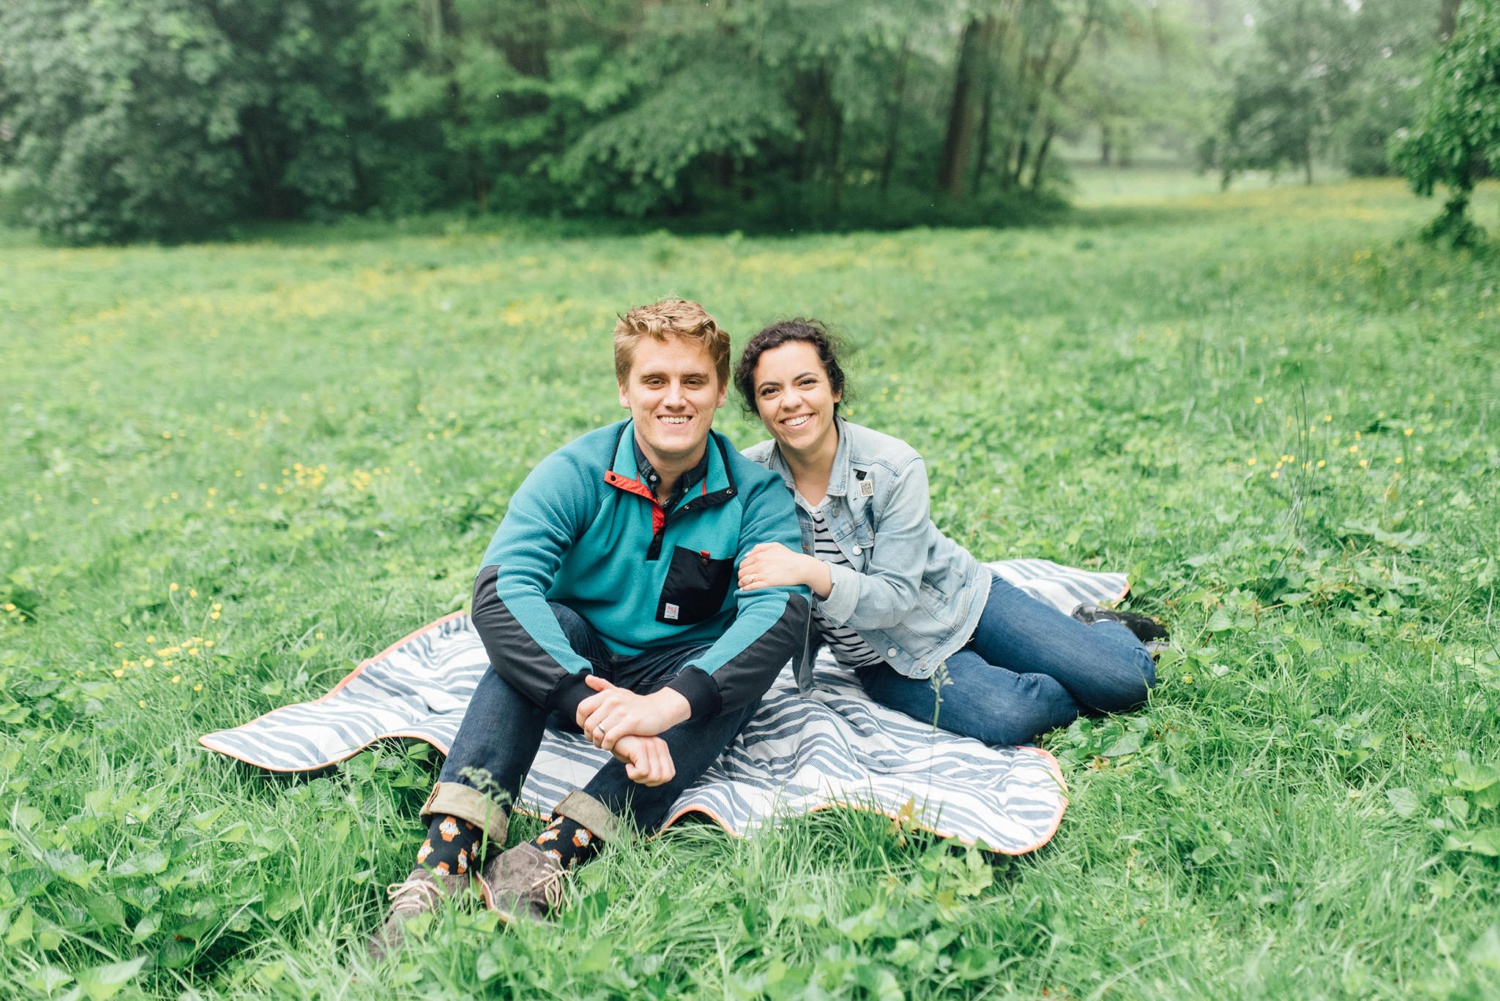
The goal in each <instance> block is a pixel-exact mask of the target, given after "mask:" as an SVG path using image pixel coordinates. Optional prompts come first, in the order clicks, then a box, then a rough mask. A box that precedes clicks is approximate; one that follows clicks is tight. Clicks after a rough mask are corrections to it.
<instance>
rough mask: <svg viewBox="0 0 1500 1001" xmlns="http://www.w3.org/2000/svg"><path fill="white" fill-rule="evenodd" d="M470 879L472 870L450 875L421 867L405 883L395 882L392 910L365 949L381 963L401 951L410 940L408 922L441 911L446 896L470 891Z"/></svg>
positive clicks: (391, 891)
mask: <svg viewBox="0 0 1500 1001" xmlns="http://www.w3.org/2000/svg"><path fill="white" fill-rule="evenodd" d="M470 882H471V877H470V876H469V874H468V873H463V874H461V875H458V876H450V875H448V874H447V873H434V872H432V871H431V870H430V869H424V868H422V867H421V866H417V867H416V868H415V869H413V870H412V871H411V875H409V876H407V877H406V881H405V882H402V883H392V884H391V885H390V886H389V887H388V888H387V889H386V894H387V895H388V896H389V897H390V898H391V912H390V914H388V915H386V919H385V924H383V925H381V926H380V930H379V931H377V932H376V933H375V934H374V935H371V936H370V940H369V942H367V943H365V948H367V949H368V950H369V951H370V958H371V959H373V960H374V961H375V962H377V963H378V962H380V961H381V960H383V959H385V958H386V957H387V956H390V955H393V954H394V953H396V952H399V951H400V950H401V945H402V943H403V942H404V941H405V939H406V935H405V933H404V932H403V931H402V929H403V927H404V926H405V925H406V922H408V921H410V920H411V919H412V918H414V917H416V916H417V915H418V914H428V913H430V912H432V911H435V910H437V909H438V907H439V905H441V904H442V902H443V901H444V900H445V899H452V898H456V897H458V896H460V895H461V894H464V893H467V892H468V891H469V883H470Z"/></svg>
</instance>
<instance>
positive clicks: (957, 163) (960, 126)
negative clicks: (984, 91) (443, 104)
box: [938, 18, 995, 202]
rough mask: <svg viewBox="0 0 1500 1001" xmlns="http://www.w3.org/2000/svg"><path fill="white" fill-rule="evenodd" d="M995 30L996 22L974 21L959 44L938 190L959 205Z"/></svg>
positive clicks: (939, 168)
mask: <svg viewBox="0 0 1500 1001" xmlns="http://www.w3.org/2000/svg"><path fill="white" fill-rule="evenodd" d="M994 28H995V21H994V18H985V19H984V20H982V21H970V22H968V23H967V24H965V25H964V32H963V37H962V38H961V39H960V40H959V46H958V65H957V67H956V68H955V69H954V72H953V99H952V102H951V103H950V104H949V106H948V128H947V131H946V132H945V134H944V136H943V154H942V158H941V159H940V160H939V161H938V190H939V191H942V192H944V193H946V194H947V195H948V197H950V198H952V199H953V200H954V201H955V202H959V201H963V196H964V168H965V167H966V166H967V165H968V162H969V152H970V150H971V149H972V148H973V144H974V129H975V125H976V121H975V119H976V116H975V113H974V110H975V109H974V105H975V92H976V91H977V90H978V84H979V82H980V78H981V76H982V74H981V64H982V60H983V58H984V54H985V51H986V50H987V49H988V47H989V39H990V36H991V35H993V33H994Z"/></svg>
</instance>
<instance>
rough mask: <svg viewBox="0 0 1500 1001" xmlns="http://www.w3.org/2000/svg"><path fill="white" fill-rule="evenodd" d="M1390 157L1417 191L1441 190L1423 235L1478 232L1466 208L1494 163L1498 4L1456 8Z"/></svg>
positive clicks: (1499, 146) (1499, 68)
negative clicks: (1415, 113) (1443, 196)
mask: <svg viewBox="0 0 1500 1001" xmlns="http://www.w3.org/2000/svg"><path fill="white" fill-rule="evenodd" d="M1395 156H1396V162H1397V163H1398V164H1399V165H1400V166H1401V169H1402V172H1403V173H1405V174H1406V178H1407V181H1408V182H1409V183H1410V184H1411V187H1412V190H1414V191H1415V192H1416V193H1417V194H1418V195H1421V196H1423V197H1424V198H1425V197H1431V196H1432V194H1433V192H1434V190H1435V189H1436V188H1437V186H1438V185H1442V186H1443V187H1445V188H1447V189H1448V192H1449V194H1448V200H1447V202H1446V203H1445V204H1444V205H1443V211H1442V213H1441V214H1440V215H1439V216H1438V217H1437V219H1435V220H1433V222H1432V223H1431V225H1429V226H1428V228H1427V231H1426V232H1427V235H1428V236H1430V237H1434V238H1436V237H1446V238H1448V239H1450V240H1452V241H1453V242H1454V243H1456V244H1466V243H1472V242H1475V241H1477V240H1478V239H1479V238H1480V237H1481V236H1482V231H1481V230H1480V229H1479V227H1478V226H1477V225H1476V224H1475V223H1474V222H1473V220H1471V219H1470V218H1469V215H1468V211H1469V199H1470V197H1471V196H1472V194H1473V191H1474V185H1475V184H1477V183H1478V182H1479V181H1480V180H1481V179H1482V178H1484V177H1485V176H1486V175H1487V174H1488V173H1489V172H1490V171H1491V170H1493V169H1494V167H1495V165H1496V164H1500V2H1497V0H1467V2H1465V3H1464V4H1463V5H1462V7H1460V9H1459V11H1458V16H1457V20H1456V22H1455V25H1454V29H1453V34H1452V36H1451V37H1450V38H1449V40H1448V42H1447V44H1446V45H1444V46H1443V48H1442V49H1441V50H1440V51H1439V53H1438V56H1437V59H1436V60H1435V63H1434V67H1433V72H1432V76H1431V79H1430V84H1429V87H1428V94H1427V102H1426V107H1425V108H1424V109H1423V111H1422V117H1421V119H1420V121H1418V123H1417V125H1416V127H1415V128H1413V129H1412V130H1411V131H1410V132H1409V133H1408V134H1407V135H1405V136H1403V137H1401V138H1400V139H1399V141H1398V143H1397V146H1396V153H1395Z"/></svg>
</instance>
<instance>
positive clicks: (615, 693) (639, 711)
mask: <svg viewBox="0 0 1500 1001" xmlns="http://www.w3.org/2000/svg"><path fill="white" fill-rule="evenodd" d="M583 683H584V684H586V685H588V686H589V687H590V688H592V689H593V690H594V691H595V692H597V693H598V694H597V695H590V696H589V697H588V698H586V699H584V700H583V701H582V702H580V703H578V715H577V717H576V722H577V723H578V726H579V727H580V728H581V729H582V730H583V735H584V736H585V737H587V738H588V739H589V740H590V741H592V742H593V744H594V746H595V747H598V748H601V749H603V750H606V751H614V750H615V742H616V741H618V740H619V739H620V738H622V737H627V736H630V735H632V734H633V735H635V736H637V737H654V736H656V735H657V734H658V733H661V732H662V731H664V730H670V729H671V728H672V727H674V726H676V725H677V724H678V723H681V722H682V721H683V720H685V719H687V718H688V717H689V716H691V715H692V711H693V710H692V707H691V706H690V705H688V700H687V699H686V698H684V697H683V696H682V693H681V692H678V691H676V690H675V689H672V688H663V689H660V690H658V691H655V692H652V693H651V694H650V695H637V694H636V693H635V692H632V691H631V690H630V689H628V688H617V687H615V686H614V685H611V684H610V683H609V682H607V681H605V680H604V679H603V678H601V677H599V676H597V675H594V674H586V675H584V676H583ZM622 760H623V759H622ZM663 781H665V780H663ZM648 784H659V783H648Z"/></svg>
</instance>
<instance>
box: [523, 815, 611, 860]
mask: <svg viewBox="0 0 1500 1001" xmlns="http://www.w3.org/2000/svg"><path fill="white" fill-rule="evenodd" d="M531 843H532V844H534V845H536V846H537V847H538V848H540V849H541V850H542V851H543V852H545V853H546V854H548V855H551V856H552V857H553V858H554V859H556V860H557V864H558V865H560V866H562V867H563V869H564V870H568V869H573V868H576V867H577V866H580V865H582V864H583V863H585V862H587V861H588V860H589V859H591V858H593V857H594V856H595V855H598V854H599V839H598V838H597V837H595V836H594V832H593V831H591V830H589V829H588V828H587V827H584V826H583V825H582V824H580V823H578V821H576V820H569V819H568V818H567V817H554V818H552V823H550V824H548V825H547V829H546V830H545V831H543V832H542V833H541V834H538V835H537V836H536V837H534V838H532V839H531Z"/></svg>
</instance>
